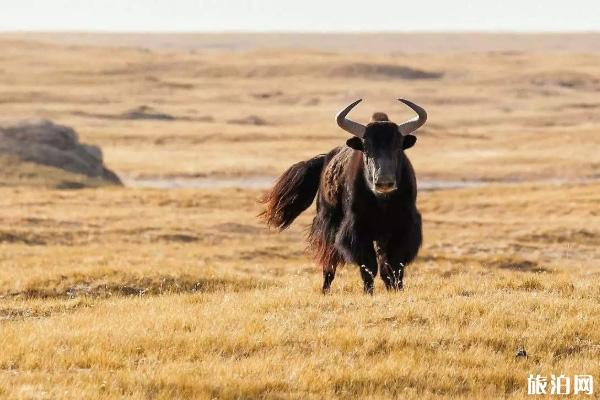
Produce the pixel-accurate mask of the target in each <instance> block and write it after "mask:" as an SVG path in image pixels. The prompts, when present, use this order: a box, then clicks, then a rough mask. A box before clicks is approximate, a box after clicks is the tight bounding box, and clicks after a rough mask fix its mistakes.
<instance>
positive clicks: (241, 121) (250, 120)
mask: <svg viewBox="0 0 600 400" xmlns="http://www.w3.org/2000/svg"><path fill="white" fill-rule="evenodd" d="M227 123H228V124H236V125H256V126H262V125H267V124H268V123H267V121H266V120H265V119H263V118H261V117H259V116H257V115H248V116H247V117H243V118H233V119H229V120H227Z"/></svg>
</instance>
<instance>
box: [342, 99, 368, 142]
mask: <svg viewBox="0 0 600 400" xmlns="http://www.w3.org/2000/svg"><path fill="white" fill-rule="evenodd" d="M361 101H362V99H358V100H356V101H355V102H354V103H351V104H350V105H348V106H347V107H346V108H344V109H343V110H342V111H340V112H339V113H338V114H337V115H336V116H335V120H336V121H337V124H338V126H339V127H340V128H342V129H343V130H345V131H346V132H349V133H351V134H353V135H354V136H358V137H359V138H362V137H363V136H364V135H365V130H366V129H367V128H365V126H364V125H361V124H359V123H358V122H354V121H351V120H349V119H346V115H348V113H349V112H350V110H352V109H353V108H354V106H355V105H357V104H358V103H360V102H361Z"/></svg>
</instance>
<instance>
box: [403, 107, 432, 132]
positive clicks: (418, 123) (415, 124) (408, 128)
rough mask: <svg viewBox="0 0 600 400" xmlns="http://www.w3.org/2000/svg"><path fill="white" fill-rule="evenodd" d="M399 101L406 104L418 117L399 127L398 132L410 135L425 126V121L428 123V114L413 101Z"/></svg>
mask: <svg viewBox="0 0 600 400" xmlns="http://www.w3.org/2000/svg"><path fill="white" fill-rule="evenodd" d="M398 101H401V102H402V103H404V104H406V105H407V106H409V107H410V108H411V109H412V110H413V111H414V112H416V113H417V116H416V117H415V118H412V119H409V120H408V121H406V122H403V123H401V124H399V125H398V130H399V131H400V133H401V134H402V135H408V134H409V133H412V132H414V131H416V130H417V129H419V128H420V127H422V126H423V125H424V124H425V121H427V112H426V111H425V110H424V109H423V108H422V107H419V106H418V105H416V104H415V103H413V102H412V101H408V100H406V99H398Z"/></svg>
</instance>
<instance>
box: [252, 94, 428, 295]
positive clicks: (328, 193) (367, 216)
mask: <svg viewBox="0 0 600 400" xmlns="http://www.w3.org/2000/svg"><path fill="white" fill-rule="evenodd" d="M398 100H399V101H401V102H402V103H404V104H406V105H407V106H408V107H410V108H411V109H412V110H413V111H415V113H416V114H417V116H416V117H414V118H412V119H410V120H408V121H406V122H404V123H401V124H395V123H394V122H391V121H389V119H388V117H387V115H386V114H385V113H379V112H378V113H375V114H373V117H372V120H371V122H369V123H368V124H367V125H366V126H365V125H362V124H360V123H357V122H354V121H351V120H350V119H348V118H346V116H347V115H348V113H349V112H350V111H351V110H352V109H353V108H354V107H355V106H356V105H357V104H358V103H359V102H361V101H362V99H359V100H357V101H355V102H353V103H351V104H350V105H348V106H347V107H346V108H344V109H342V110H341V111H340V112H339V113H338V114H337V116H336V121H337V124H338V125H339V127H340V128H342V129H344V130H345V131H347V132H349V133H351V134H352V135H353V137H351V138H350V139H348V140H347V141H346V145H345V146H339V147H336V148H334V149H333V150H331V151H330V152H329V153H327V154H319V155H317V156H315V157H313V158H311V159H309V160H306V161H302V162H299V163H296V164H294V165H292V166H291V167H290V168H289V169H288V170H287V171H285V172H284V173H283V175H281V177H279V178H278V179H277V181H276V182H275V184H274V186H273V188H272V189H271V190H270V191H269V192H267V193H266V195H265V196H264V197H263V198H262V203H263V204H264V205H265V207H264V210H263V212H262V213H261V214H260V216H261V217H262V218H263V220H264V221H265V222H266V223H267V225H268V226H269V227H274V228H277V229H279V230H283V229H285V228H287V227H288V226H289V225H290V224H291V223H292V222H293V221H294V220H295V219H296V217H298V215H300V214H301V213H302V212H303V211H304V210H306V209H307V208H308V207H309V206H310V205H311V204H312V202H313V200H314V198H315V196H317V193H318V197H317V205H316V215H315V217H314V219H313V221H312V225H311V226H310V229H309V233H308V250H309V251H311V252H312V253H313V255H314V258H315V260H316V262H317V263H318V264H319V265H320V266H321V268H322V270H323V288H322V291H323V293H328V292H329V290H330V287H331V283H332V281H333V279H334V277H335V272H336V268H337V266H338V265H341V264H344V263H354V264H357V265H358V266H359V267H360V273H361V277H362V280H363V290H364V292H365V293H367V294H373V286H374V278H375V276H376V275H377V271H378V270H379V272H380V275H381V278H382V280H383V283H384V285H385V287H386V288H387V289H388V290H401V289H402V288H403V277H404V268H405V267H406V266H407V265H408V264H409V263H410V262H411V261H413V259H414V258H415V257H416V256H417V253H418V251H419V248H420V246H421V241H422V227H421V214H420V213H419V211H418V210H417V207H416V199H417V183H416V178H415V172H414V170H413V167H412V165H411V163H410V161H409V159H408V157H407V156H406V154H405V150H406V149H408V148H410V147H412V146H413V145H414V144H415V142H416V141H417V138H416V137H415V136H414V135H412V133H413V132H414V131H416V130H417V129H418V128H420V127H421V126H422V125H423V124H424V123H425V121H426V120H427V113H426V112H425V110H424V109H423V108H421V107H420V106H418V105H416V104H414V103H412V102H410V101H408V100H405V99H398Z"/></svg>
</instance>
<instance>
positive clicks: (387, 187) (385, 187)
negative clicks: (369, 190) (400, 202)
mask: <svg viewBox="0 0 600 400" xmlns="http://www.w3.org/2000/svg"><path fill="white" fill-rule="evenodd" d="M375 190H376V191H377V192H379V193H388V192H391V191H393V190H396V182H394V181H391V180H380V181H377V182H376V183H375Z"/></svg>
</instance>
